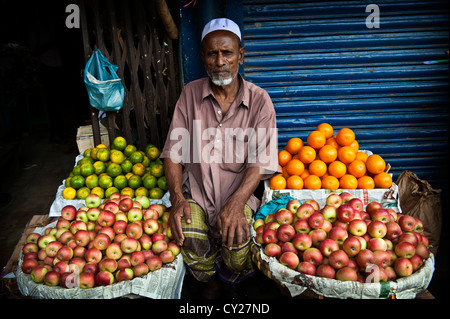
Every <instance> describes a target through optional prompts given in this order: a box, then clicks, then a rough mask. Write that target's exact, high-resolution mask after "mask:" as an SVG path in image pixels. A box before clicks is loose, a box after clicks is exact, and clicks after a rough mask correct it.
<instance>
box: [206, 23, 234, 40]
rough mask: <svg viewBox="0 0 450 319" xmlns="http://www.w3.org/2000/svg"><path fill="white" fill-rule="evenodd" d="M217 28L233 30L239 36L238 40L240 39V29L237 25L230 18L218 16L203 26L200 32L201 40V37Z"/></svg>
mask: <svg viewBox="0 0 450 319" xmlns="http://www.w3.org/2000/svg"><path fill="white" fill-rule="evenodd" d="M217 30H226V31H230V32H233V33H234V34H236V35H237V36H238V37H239V40H241V30H240V29H239V26H238V25H237V24H236V23H235V22H234V21H232V20H230V19H227V18H219V19H213V20H211V21H209V22H208V23H207V24H206V25H205V27H204V28H203V32H202V41H203V38H204V37H205V36H206V35H207V34H208V33H210V32H213V31H217Z"/></svg>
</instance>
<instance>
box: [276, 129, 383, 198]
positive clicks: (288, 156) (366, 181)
mask: <svg viewBox="0 0 450 319" xmlns="http://www.w3.org/2000/svg"><path fill="white" fill-rule="evenodd" d="M333 133H334V129H333V127H332V126H331V125H330V124H328V123H321V124H319V125H318V126H317V127H316V129H315V130H314V131H311V132H310V133H309V134H308V137H307V140H306V143H303V140H302V139H301V138H298V137H293V138H291V139H290V140H289V141H288V142H287V144H286V147H285V148H284V149H283V150H281V151H279V152H278V163H279V165H280V168H281V171H282V174H278V175H275V176H273V177H272V178H271V179H270V182H269V186H270V188H271V189H274V190H280V189H286V188H287V189H296V190H298V189H321V188H323V189H339V188H342V189H357V188H358V189H373V188H389V187H391V185H392V177H391V175H390V174H388V173H386V172H385V168H386V162H385V161H384V159H383V158H382V157H381V156H379V155H377V154H372V155H367V154H366V153H365V152H362V151H360V150H359V143H358V141H357V140H356V137H355V133H354V132H353V130H351V129H349V128H342V129H340V130H338V131H337V132H336V134H335V135H333Z"/></svg>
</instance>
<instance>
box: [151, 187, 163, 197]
mask: <svg viewBox="0 0 450 319" xmlns="http://www.w3.org/2000/svg"><path fill="white" fill-rule="evenodd" d="M163 196H164V191H163V190H162V189H161V188H159V187H155V188H152V189H151V190H150V194H149V197H150V198H151V199H161V198H162V197H163Z"/></svg>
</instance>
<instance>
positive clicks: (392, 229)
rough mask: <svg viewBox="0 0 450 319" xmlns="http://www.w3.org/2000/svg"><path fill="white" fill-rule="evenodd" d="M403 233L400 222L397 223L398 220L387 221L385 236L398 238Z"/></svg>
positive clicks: (391, 238)
mask: <svg viewBox="0 0 450 319" xmlns="http://www.w3.org/2000/svg"><path fill="white" fill-rule="evenodd" d="M401 234H402V229H401V227H400V225H399V224H397V223H396V222H391V221H390V222H387V223H386V235H385V237H386V238H387V239H390V240H393V239H396V238H398V237H400V235H401Z"/></svg>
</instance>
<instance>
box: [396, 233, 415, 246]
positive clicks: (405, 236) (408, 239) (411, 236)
mask: <svg viewBox="0 0 450 319" xmlns="http://www.w3.org/2000/svg"><path fill="white" fill-rule="evenodd" d="M404 241H406V242H408V243H411V244H412V245H413V246H414V247H416V246H417V244H418V243H419V240H418V239H417V236H416V235H414V234H413V233H403V234H401V235H400V236H399V237H398V242H399V243H401V242H404Z"/></svg>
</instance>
